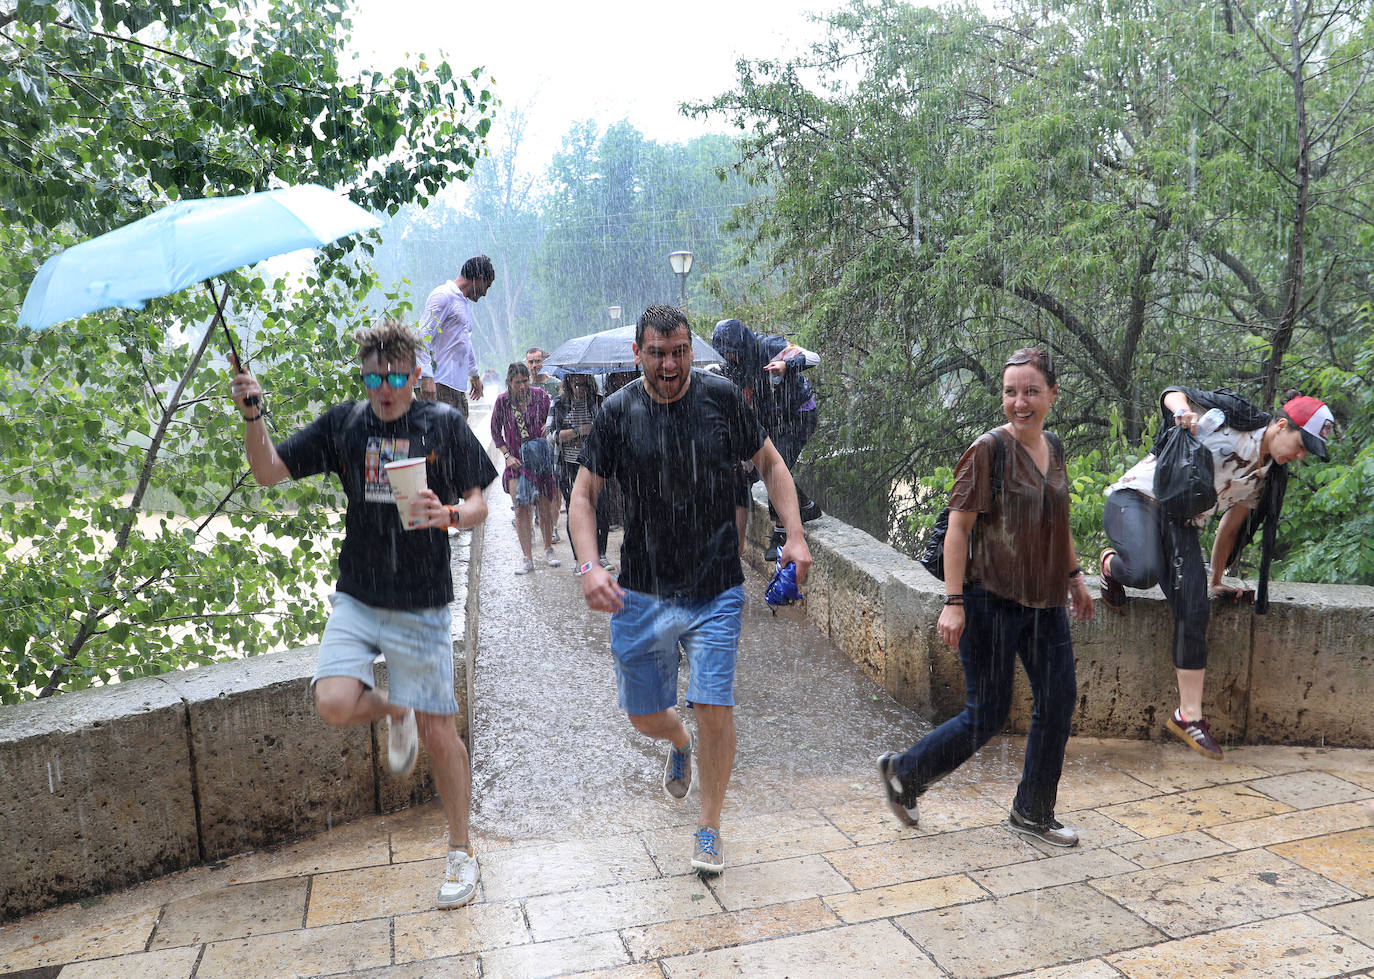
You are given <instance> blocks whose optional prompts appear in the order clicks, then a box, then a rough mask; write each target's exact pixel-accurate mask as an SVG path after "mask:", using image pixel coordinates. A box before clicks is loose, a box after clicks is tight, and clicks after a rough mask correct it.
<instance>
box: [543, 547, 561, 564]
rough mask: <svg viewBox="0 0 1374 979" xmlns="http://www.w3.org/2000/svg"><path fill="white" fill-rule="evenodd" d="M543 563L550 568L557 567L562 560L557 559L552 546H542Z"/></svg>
mask: <svg viewBox="0 0 1374 979" xmlns="http://www.w3.org/2000/svg"><path fill="white" fill-rule="evenodd" d="M544 563H545V564H547V565H548V566H549V567H551V568H557V567H559V566H561V565H562V564H563V562H562V561H560V560H558V556H557V555H556V554H554V553H553V548H552V547H546V548H544Z"/></svg>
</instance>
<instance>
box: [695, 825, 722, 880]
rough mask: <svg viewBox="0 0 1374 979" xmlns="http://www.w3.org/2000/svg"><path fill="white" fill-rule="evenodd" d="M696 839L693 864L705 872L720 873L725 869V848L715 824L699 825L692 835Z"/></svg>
mask: <svg viewBox="0 0 1374 979" xmlns="http://www.w3.org/2000/svg"><path fill="white" fill-rule="evenodd" d="M692 838H693V839H694V840H696V844H697V848H696V852H695V853H694V854H692V866H693V867H695V868H696V869H697V870H700V871H701V872H702V873H703V874H718V873H720V872H721V871H722V870H724V869H725V848H724V847H723V846H722V845H721V842H720V830H718V829H716V828H715V827H714V826H698V827H697V831H696V833H694V834H693V835H692Z"/></svg>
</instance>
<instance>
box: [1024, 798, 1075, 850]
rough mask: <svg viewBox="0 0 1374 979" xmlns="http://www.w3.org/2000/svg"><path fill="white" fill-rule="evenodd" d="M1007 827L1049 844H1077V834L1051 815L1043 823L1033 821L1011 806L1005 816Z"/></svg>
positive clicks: (1066, 845)
mask: <svg viewBox="0 0 1374 979" xmlns="http://www.w3.org/2000/svg"><path fill="white" fill-rule="evenodd" d="M1007 828H1008V829H1010V830H1011V831H1012V832H1013V833H1020V834H1021V835H1022V836H1029V837H1030V838H1031V839H1033V840H1039V841H1040V842H1041V843H1048V844H1049V845H1050V846H1064V847H1068V846H1078V834H1077V833H1076V832H1074V831H1073V830H1071V829H1069V828H1068V827H1067V826H1065V825H1064V824H1063V823H1061V822H1060V821H1059V820H1057V819H1055V818H1054V817H1053V816H1051V817H1050V818H1049V819H1047V820H1045V821H1044V822H1043V823H1033V822H1031V821H1030V820H1029V819H1027V818H1026V817H1025V816H1023V815H1021V814H1020V813H1019V812H1017V811H1016V807H1015V806H1013V807H1012V810H1011V815H1010V816H1008V817H1007Z"/></svg>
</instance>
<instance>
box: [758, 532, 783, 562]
mask: <svg viewBox="0 0 1374 979" xmlns="http://www.w3.org/2000/svg"><path fill="white" fill-rule="evenodd" d="M786 543H787V531H785V530H783V529H782V528H781V527H774V528H773V534H772V536H771V537H769V538H768V550H766V551H764V552H763V559H764V560H765V561H769V562H772V561H776V560H777V559H778V554H779V553H781V552H782V548H783V545H785V544H786Z"/></svg>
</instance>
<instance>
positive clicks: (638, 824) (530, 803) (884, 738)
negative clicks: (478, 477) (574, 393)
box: [472, 482, 930, 839]
mask: <svg viewBox="0 0 1374 979" xmlns="http://www.w3.org/2000/svg"><path fill="white" fill-rule="evenodd" d="M487 503H488V506H489V508H490V516H489V518H488V523H487V528H486V540H485V545H484V551H483V558H482V574H481V582H482V585H481V588H482V595H481V611H480V614H479V619H478V622H479V626H478V627H479V637H478V651H477V657H476V667H475V670H474V680H473V684H474V698H473V705H474V706H473V720H472V742H473V825H474V827H475V828H476V830H477V831H478V832H479V833H481V834H483V835H490V836H494V837H505V838H511V839H520V838H547V837H552V836H556V835H559V834H561V833H566V832H568V831H569V830H570V829H571V830H576V827H570V826H569V825H568V822H569V819H570V818H575V819H576V820H578V821H581V822H582V823H583V824H584V825H585V827H586V828H591V827H594V826H600V827H602V828H603V829H604V831H605V832H608V833H611V832H625V831H631V830H635V829H639V828H643V827H645V826H649V825H655V824H660V823H662V821H663V819H664V816H665V812H668V811H671V812H673V813H677V814H680V815H681V816H682V818H683V820H684V821H687V820H689V819H690V818H692V817H693V816H694V814H695V811H696V802H697V800H696V793H695V790H694V791H693V793H692V795H691V796H690V797H689V799H688V801H687V803H670V802H669V801H668V799H667V798H666V797H665V795H664V793H663V790H662V787H661V784H660V782H661V778H662V774H663V760H664V752H665V750H666V742H654V741H652V740H651V739H649V738H648V737H646V736H644V735H642V734H639V733H638V732H636V731H635V730H634V729H633V728H632V727H631V726H630V724H629V721H628V720H627V719H626V717H625V715H624V713H623V712H622V711H621V710H620V707H619V705H618V703H617V700H616V689H615V672H614V665H613V662H612V659H611V652H610V626H609V621H610V617H609V616H608V615H606V614H605V613H600V612H593V611H591V610H590V609H588V608H587V606H586V604H585V603H584V602H583V600H582V589H581V585H580V582H579V579H578V578H577V576H576V575H574V574H573V573H572V570H571V569H572V567H573V557H572V548H571V547H570V546H569V545H568V543H567V540H566V536H567V531H566V526H565V524H566V514H561V515H560V518H559V520H560V527H559V529H560V531H561V532H562V533H563V535H564V538H565V539H564V541H563V542H562V543H559V544H555V545H554V550H555V551H556V553H557V555H558V557H559V559H560V560H561V561H562V562H563V566H562V567H561V568H549V567H546V566H545V565H544V563H543V561H542V560H540V559H538V557H536V562H535V564H536V568H537V570H536V571H535V572H534V573H533V574H529V575H523V576H520V575H516V574H515V573H514V569H515V568H516V567H517V566H518V564H519V560H520V557H521V554H520V546H519V542H518V540H517V538H516V535H515V529H514V527H513V526H512V525H511V509H510V498H509V497H508V496H507V495H506V494H505V493H503V492H501V489H500V486H499V482H498V483H497V484H493V486H492V488H491V489H489V490H488V495H487ZM620 538H621V534H620V532H616V533H613V534H612V536H611V546H610V549H609V553H610V556H611V557H612V560H613V561H618V555H619V550H620ZM538 540H539V538H538V535H537V533H536V542H537V541H538ZM535 550H536V554H538V553H539V551H540V549H539V547H538V546H537V544H536V549H535ZM745 575H746V580H745V586H744V587H745V596H746V605H745V613H744V627H743V634H742V636H741V640H740V651H739V665H738V672H737V678H736V687H735V699H736V705H737V706H736V712H735V714H736V718H735V719H736V727H737V731H738V744H739V747H738V753H737V755H736V759H735V770H734V777H733V778H732V780H731V785H730V790H729V793H728V794H727V796H726V813H725V818H724V819H723V822H728V820H729V818H730V811H731V808H732V807H739V806H742V805H752V806H760V805H764V806H772V807H776V806H777V805H778V804H779V803H780V802H783V803H786V802H787V801H788V800H796V802H795V803H794V804H801V802H803V801H805V800H806V799H807V798H809V792H810V791H811V790H810V788H809V787H810V786H812V785H814V784H815V783H816V782H817V781H825V780H834V779H837V778H838V779H847V780H850V781H855V780H858V781H863V782H865V783H866V782H867V781H869V780H870V775H871V774H872V770H873V761H874V758H876V756H877V755H878V754H879V753H880V752H882V751H888V750H893V749H901V748H905V747H906V746H908V745H910V744H911V743H913V742H914V741H915V740H916V739H918V738H919V737H920V736H921V735H923V734H924V733H925V732H927V731H929V730H930V725H929V724H927V723H926V722H925V721H923V720H922V719H921V718H919V717H917V716H916V715H915V714H913V713H912V712H911V711H909V710H907V709H906V708H904V707H902V706H901V705H899V704H897V703H896V702H895V701H894V700H893V699H892V698H891V697H890V696H889V695H888V694H887V693H885V692H884V691H883V690H881V689H880V688H879V687H877V686H876V685H874V684H873V683H871V682H870V681H869V680H867V679H866V678H865V677H863V676H862V675H861V674H860V673H859V671H858V669H857V668H856V667H855V666H854V665H853V664H852V663H851V662H850V661H849V660H847V659H846V658H845V657H844V656H843V655H842V654H841V653H839V652H837V651H836V650H835V649H834V647H833V646H831V644H830V643H829V641H828V640H827V639H826V638H825V637H824V636H823V635H822V634H821V633H820V632H819V631H818V630H817V629H816V628H815V627H814V626H812V625H810V624H808V623H807V622H806V620H805V618H804V617H803V616H802V615H800V614H799V613H798V612H795V611H789V610H782V611H780V612H779V613H778V614H777V615H776V616H774V615H773V614H772V613H771V612H770V611H769V609H768V606H767V605H766V604H765V602H764V601H763V593H764V587H765V585H766V581H765V580H764V579H763V578H761V577H760V576H759V575H758V574H757V573H755V572H754V571H753V570H752V569H750V568H749V567H748V566H746V568H745ZM686 690H687V671H686V663H685V661H684V664H683V670H682V675H681V677H680V678H679V694H678V696H679V706H681V705H682V703H683V702H685V698H686ZM685 717H686V722H687V724H688V727H689V729H691V728H692V722H691V712H690V711H686V712H685ZM873 779H874V780H875V779H876V776H874V777H873ZM874 792H875V794H876V792H877V787H876V782H875V786H874ZM574 813H575V814H576V816H575V817H574V816H573V815H572V814H574Z"/></svg>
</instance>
